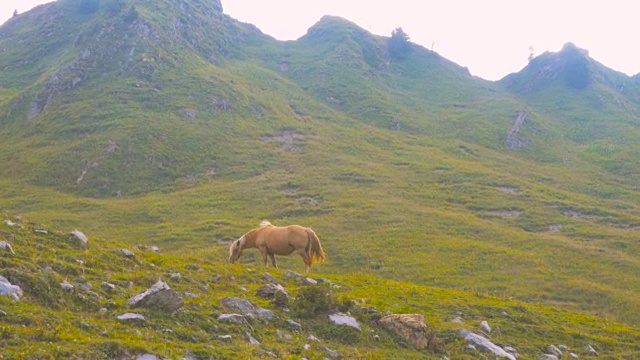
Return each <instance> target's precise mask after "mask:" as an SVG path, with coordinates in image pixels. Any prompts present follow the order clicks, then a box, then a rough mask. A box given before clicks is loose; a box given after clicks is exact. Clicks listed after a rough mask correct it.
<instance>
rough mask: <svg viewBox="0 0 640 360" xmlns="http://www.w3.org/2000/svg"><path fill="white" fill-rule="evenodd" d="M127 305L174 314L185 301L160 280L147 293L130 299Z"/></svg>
mask: <svg viewBox="0 0 640 360" xmlns="http://www.w3.org/2000/svg"><path fill="white" fill-rule="evenodd" d="M127 305H128V306H130V307H133V308H135V307H144V308H150V309H159V310H165V311H169V312H174V311H176V310H178V309H180V308H181V307H182V305H184V301H183V300H182V297H181V296H180V294H178V293H177V292H175V291H173V290H171V288H170V287H169V285H167V283H165V282H164V281H162V280H158V282H157V283H155V284H153V286H151V287H150V288H149V289H148V290H147V291H145V292H143V293H140V294H138V295H136V296H134V297H132V298H131V299H129V301H128V302H127Z"/></svg>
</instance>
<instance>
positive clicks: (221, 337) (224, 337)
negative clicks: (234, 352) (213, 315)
mask: <svg viewBox="0 0 640 360" xmlns="http://www.w3.org/2000/svg"><path fill="white" fill-rule="evenodd" d="M218 339H219V340H224V341H231V335H220V336H218Z"/></svg>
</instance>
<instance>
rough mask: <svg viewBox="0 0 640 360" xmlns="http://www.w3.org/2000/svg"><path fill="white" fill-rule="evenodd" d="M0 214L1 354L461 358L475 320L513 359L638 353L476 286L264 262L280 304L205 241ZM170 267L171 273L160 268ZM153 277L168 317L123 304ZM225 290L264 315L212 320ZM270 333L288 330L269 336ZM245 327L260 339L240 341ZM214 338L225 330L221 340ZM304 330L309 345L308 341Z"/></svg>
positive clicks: (568, 318) (632, 334)
mask: <svg viewBox="0 0 640 360" xmlns="http://www.w3.org/2000/svg"><path fill="white" fill-rule="evenodd" d="M16 221H17V222H16ZM12 222H16V223H15V224H14V225H11V226H9V225H7V224H5V223H3V224H1V225H0V226H2V227H1V228H0V231H1V234H2V235H3V237H4V238H11V241H12V243H13V249H14V251H15V255H14V254H11V253H9V252H5V251H3V252H1V253H0V262H1V263H2V270H0V275H2V276H5V277H7V278H9V279H11V281H13V283H18V284H20V286H21V287H22V288H23V290H24V296H23V298H22V299H21V300H20V301H14V300H10V299H9V298H7V297H4V296H3V297H0V309H1V310H2V311H3V312H4V313H3V315H2V325H1V327H0V334H1V336H0V344H2V353H3V354H2V355H3V358H5V359H21V358H26V359H36V358H37V359H41V358H55V359H57V358H60V359H62V358H65V359H72V358H74V359H75V358H77V359H80V358H84V359H86V358H92V359H113V358H129V357H133V356H136V355H142V354H154V355H156V356H163V357H165V358H176V359H178V358H182V357H184V356H187V355H189V354H190V355H191V357H192V358H196V359H212V358H213V359H220V358H236V357H237V355H238V354H244V355H243V357H244V356H248V357H252V358H273V357H274V356H276V357H278V358H287V359H295V358H299V357H300V356H310V358H312V359H316V358H323V357H324V356H326V355H325V354H326V352H327V350H326V348H329V349H330V350H333V351H337V352H338V353H339V354H340V355H341V356H342V357H344V358H352V359H355V358H363V359H364V358H367V359H370V358H391V357H393V358H406V359H414V358H415V359H417V358H421V359H424V358H429V359H431V358H432V359H439V358H441V356H442V355H447V356H449V357H450V358H455V359H472V358H475V357H476V356H477V353H474V352H469V351H467V350H465V346H464V341H463V340H462V338H461V336H460V335H459V334H458V329H461V328H467V329H471V330H472V331H476V332H477V331H478V329H479V323H480V322H481V321H483V320H485V321H488V322H489V323H490V324H491V325H490V326H491V327H492V328H493V330H492V333H491V339H492V341H493V342H496V343H500V344H503V346H506V345H511V346H513V347H515V348H516V349H517V351H518V353H519V354H520V357H519V358H521V359H534V358H536V357H537V356H538V355H540V354H542V353H543V351H544V349H545V348H546V347H547V345H549V344H563V345H565V346H567V347H568V348H569V349H571V351H572V352H575V353H583V350H582V349H583V348H584V347H585V346H586V345H591V346H592V347H594V348H596V349H597V351H599V353H600V358H603V359H625V358H627V359H631V358H633V356H634V354H636V353H637V352H638V351H640V348H639V347H638V344H639V343H640V342H639V340H640V332H638V331H637V329H633V328H631V327H629V326H626V325H623V324H620V323H616V322H606V323H603V322H601V320H600V319H598V318H596V317H593V316H589V315H585V314H582V313H577V312H571V311H566V310H561V309H558V308H554V307H549V306H544V305H541V304H531V303H526V302H521V301H516V300H512V299H508V298H504V297H493V296H489V295H487V294H486V293H483V292H472V291H460V290H447V289H443V288H439V287H433V286H427V285H421V284H415V283H409V282H397V281H390V280H383V279H380V278H374V277H371V276H367V275H338V274H335V275H330V274H322V273H316V274H314V275H313V277H314V278H318V279H320V277H322V279H324V282H325V284H326V283H327V282H329V283H333V284H335V285H337V287H336V286H334V287H330V286H326V285H322V284H321V285H301V284H300V283H298V282H296V281H295V280H293V279H290V278H287V276H286V274H285V273H284V271H282V270H273V269H271V270H269V273H270V274H271V275H273V276H274V277H275V278H276V279H278V281H280V282H281V283H282V284H283V285H284V286H285V288H286V289H287V290H288V291H289V292H290V293H291V294H292V295H293V297H291V298H290V300H289V302H288V303H287V305H286V306H287V307H289V308H291V309H292V311H290V312H286V311H283V310H282V308H280V307H279V306H278V305H275V304H273V303H271V302H270V301H268V300H265V299H262V298H260V297H259V296H257V295H256V291H257V289H258V288H260V287H261V286H262V285H264V283H265V281H264V280H263V278H262V274H263V273H264V269H262V268H259V267H254V266H247V265H233V266H230V265H226V264H221V263H220V262H219V261H217V260H216V259H215V255H216V254H214V253H212V252H210V251H209V250H205V251H200V252H199V253H198V254H197V255H195V254H193V253H191V252H190V251H186V250H179V251H173V252H170V253H165V251H164V249H162V248H161V249H160V253H155V252H153V251H150V250H134V251H135V258H133V259H131V258H127V257H125V256H124V255H123V254H121V253H119V252H118V251H117V250H118V249H120V248H122V247H123V246H126V244H124V243H121V242H119V241H118V240H115V239H111V238H92V239H90V242H89V247H88V249H82V248H78V247H77V245H76V244H75V243H74V241H73V239H72V238H71V237H69V236H68V235H67V234H66V233H65V232H60V231H58V230H57V229H53V228H51V227H48V226H46V225H44V224H35V223H31V222H29V221H28V220H27V219H19V220H15V219H14V220H13V221H12ZM44 227H47V228H48V230H47V232H46V233H43V232H42V230H43V228H44ZM147 244H148V243H147ZM320 268H321V267H320ZM176 273H177V274H180V275H179V276H176V275H173V277H172V276H171V274H176ZM159 278H160V279H163V280H164V281H167V282H168V283H169V286H170V287H171V288H172V289H173V290H175V291H177V292H178V293H180V294H182V296H183V297H184V299H185V300H184V301H185V305H184V306H183V307H182V308H181V309H180V310H178V311H177V312H175V313H173V314H172V313H167V312H165V311H162V310H159V309H145V308H130V307H129V306H127V305H126V303H127V301H128V300H129V299H130V298H131V297H132V296H134V295H136V294H138V293H140V292H142V291H144V290H146V289H147V288H148V287H149V286H151V285H152V284H153V283H154V282H156V281H157V280H158V279H159ZM62 283H67V284H71V285H73V286H74V288H73V290H64V289H63V287H62V285H61V284H62ZM105 283H109V284H112V285H114V286H115V288H113V289H110V288H108V287H106V286H105ZM317 293H325V294H328V296H329V299H330V301H328V302H326V303H325V302H317V303H314V301H313V299H314V298H310V297H309V296H313V294H317ZM187 294H192V295H189V296H187ZM228 296H231V297H240V298H244V299H247V300H249V301H251V302H253V303H256V304H257V305H258V306H261V307H264V308H266V309H269V310H271V311H273V312H274V314H275V319H274V320H267V321H263V320H259V319H255V320H253V321H252V322H251V324H247V325H241V324H233V323H226V322H224V321H221V320H218V316H219V315H221V314H225V313H229V309H227V308H225V307H224V306H223V305H222V304H221V302H220V300H221V299H223V298H225V297H228ZM305 299H306V300H305ZM354 302H356V303H354ZM314 305H315V306H317V308H316V309H318V310H317V311H316V312H313V310H312V309H314V307H312V306H314ZM371 307H375V308H377V309H378V310H379V311H381V312H387V311H389V312H393V313H399V314H403V313H420V314H424V315H425V317H426V319H427V323H428V324H429V331H430V332H432V333H433V334H434V335H435V336H436V338H437V339H438V341H437V346H435V347H434V348H433V349H432V350H424V351H417V350H415V349H413V348H412V347H411V346H408V345H407V343H406V342H404V341H403V340H402V339H400V338H399V337H397V336H395V335H394V334H392V333H390V332H388V331H386V330H385V329H384V328H382V327H381V325H380V324H378V323H377V321H376V318H375V317H374V316H373V315H371V314H370V313H367V312H366V310H365V309H366V308H371ZM332 309H333V310H334V311H336V310H342V311H346V310H349V311H350V313H351V314H352V315H353V316H354V317H355V318H356V319H357V321H358V322H359V324H360V326H361V327H362V331H356V330H353V329H351V328H348V327H345V326H337V325H332V324H331V323H329V321H328V320H327V318H326V316H327V314H328V313H330V311H331V310H332ZM127 312H133V313H136V314H141V315H143V316H144V317H145V320H144V321H142V322H132V321H126V320H119V319H118V318H117V316H118V315H122V314H124V313H127ZM454 317H461V318H462V319H464V323H463V324H460V323H454V322H451V320H452V319H453V318H454ZM286 320H294V321H296V322H298V323H300V324H301V325H302V327H301V329H299V330H297V331H294V330H291V329H289V328H287V323H286ZM278 331H280V332H284V333H285V334H289V335H291V338H290V339H282V338H280V336H279V335H278ZM245 332H248V333H250V334H251V335H252V336H253V337H254V338H256V339H258V341H260V343H261V344H259V345H254V344H250V343H249V342H248V341H247V340H246V339H245ZM225 335H231V339H230V340H228V339H225V338H221V336H225ZM311 335H313V336H315V337H316V338H318V339H320V342H317V341H316V342H314V341H311V340H308V337H309V336H311ZM305 344H311V349H309V350H305V349H304V346H305Z"/></svg>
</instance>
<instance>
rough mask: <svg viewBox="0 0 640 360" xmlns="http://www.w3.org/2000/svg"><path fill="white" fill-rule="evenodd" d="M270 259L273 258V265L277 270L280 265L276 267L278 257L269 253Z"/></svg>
mask: <svg viewBox="0 0 640 360" xmlns="http://www.w3.org/2000/svg"><path fill="white" fill-rule="evenodd" d="M269 257H270V258H271V265H273V267H274V268H276V269H277V268H278V265H276V256H275V255H274V254H273V253H269Z"/></svg>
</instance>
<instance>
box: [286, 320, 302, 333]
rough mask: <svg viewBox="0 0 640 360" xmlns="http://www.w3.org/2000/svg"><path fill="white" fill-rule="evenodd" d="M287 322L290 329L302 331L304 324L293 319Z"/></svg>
mask: <svg viewBox="0 0 640 360" xmlns="http://www.w3.org/2000/svg"><path fill="white" fill-rule="evenodd" d="M285 324H286V325H287V328H289V329H290V330H293V331H295V332H300V331H302V325H301V324H300V323H297V322H295V321H293V320H286V321H285Z"/></svg>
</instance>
